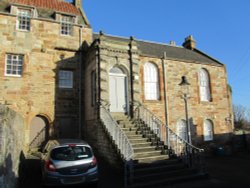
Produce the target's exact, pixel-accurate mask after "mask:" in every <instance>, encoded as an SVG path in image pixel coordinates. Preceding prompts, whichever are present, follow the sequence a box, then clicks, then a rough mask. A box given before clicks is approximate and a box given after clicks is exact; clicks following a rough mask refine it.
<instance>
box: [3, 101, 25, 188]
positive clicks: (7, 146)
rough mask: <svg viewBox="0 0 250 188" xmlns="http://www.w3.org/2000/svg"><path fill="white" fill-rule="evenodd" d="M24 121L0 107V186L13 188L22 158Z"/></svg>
mask: <svg viewBox="0 0 250 188" xmlns="http://www.w3.org/2000/svg"><path fill="white" fill-rule="evenodd" d="M23 130H24V120H23V118H22V117H21V116H20V115H19V114H17V113H16V112H14V111H13V110H11V109H9V108H7V107H5V106H3V105H0V185H1V188H15V187H16V186H17V181H18V179H17V178H18V176H19V165H20V160H21V159H22V158H23V157H24V153H23V149H24V134H23V133H24V131H23Z"/></svg>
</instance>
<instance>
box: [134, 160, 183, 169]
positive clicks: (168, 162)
mask: <svg viewBox="0 0 250 188" xmlns="http://www.w3.org/2000/svg"><path fill="white" fill-rule="evenodd" d="M179 164H182V165H184V163H182V162H181V160H180V159H177V158H175V159H174V158H170V159H167V160H158V161H157V162H153V163H134V167H135V169H138V170H139V169H144V168H151V167H158V166H160V167H161V166H173V165H179Z"/></svg>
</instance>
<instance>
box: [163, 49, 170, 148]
mask: <svg viewBox="0 0 250 188" xmlns="http://www.w3.org/2000/svg"><path fill="white" fill-rule="evenodd" d="M166 58H167V55H166V52H164V56H163V59H162V74H163V84H164V87H163V88H164V99H165V100H164V101H165V104H164V107H165V126H166V131H167V140H166V141H167V145H168V149H170V133H169V131H168V129H167V127H168V126H169V118H168V102H167V79H166V77H167V76H166V66H165V63H164V60H165V59H166Z"/></svg>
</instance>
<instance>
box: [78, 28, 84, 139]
mask: <svg viewBox="0 0 250 188" xmlns="http://www.w3.org/2000/svg"><path fill="white" fill-rule="evenodd" d="M79 38H80V40H79V50H80V63H79V69H80V70H79V72H80V75H79V127H78V131H79V135H78V137H79V138H80V139H81V137H82V60H83V58H82V56H83V54H82V53H83V52H82V50H83V49H82V26H80V28H79Z"/></svg>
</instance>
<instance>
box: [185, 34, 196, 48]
mask: <svg viewBox="0 0 250 188" xmlns="http://www.w3.org/2000/svg"><path fill="white" fill-rule="evenodd" d="M195 45H196V41H195V40H194V38H193V36H192V35H189V36H188V37H186V38H185V41H184V43H183V44H182V46H183V47H184V48H187V49H190V50H193V49H195Z"/></svg>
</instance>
